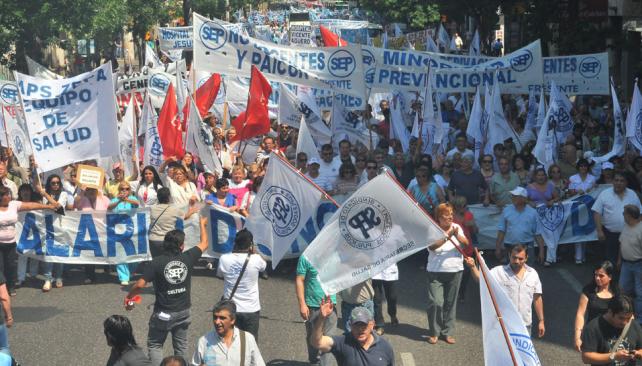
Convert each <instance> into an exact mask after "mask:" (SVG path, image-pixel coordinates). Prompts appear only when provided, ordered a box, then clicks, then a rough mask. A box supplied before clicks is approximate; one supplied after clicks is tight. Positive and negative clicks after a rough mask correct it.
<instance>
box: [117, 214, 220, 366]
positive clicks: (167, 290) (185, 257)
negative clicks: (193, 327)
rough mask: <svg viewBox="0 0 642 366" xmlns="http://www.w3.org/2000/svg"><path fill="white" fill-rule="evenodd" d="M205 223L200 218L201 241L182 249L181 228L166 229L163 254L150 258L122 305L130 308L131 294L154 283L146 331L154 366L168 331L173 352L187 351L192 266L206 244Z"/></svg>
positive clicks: (179, 354) (132, 297)
mask: <svg viewBox="0 0 642 366" xmlns="http://www.w3.org/2000/svg"><path fill="white" fill-rule="evenodd" d="M206 225H207V218H205V217H201V242H200V243H199V244H198V245H197V246H195V247H193V248H191V249H189V250H186V251H185V252H183V245H184V241H185V233H183V232H182V231H181V230H172V231H170V232H168V233H167V234H166V235H165V240H164V241H163V254H161V255H159V256H157V257H155V258H154V259H153V260H152V263H151V265H149V266H147V267H146V270H145V273H144V274H143V277H142V278H140V279H139V280H138V281H137V282H136V283H135V284H134V286H133V287H132V289H131V290H130V291H129V293H128V294H127V296H126V297H125V308H126V309H127V310H132V309H133V308H134V297H135V296H137V295H138V294H139V293H140V292H141V290H142V289H143V288H145V286H146V285H147V283H148V282H152V283H153V284H154V293H155V295H156V302H155V303H154V313H153V314H152V316H151V318H150V319H149V331H148V333H147V350H148V352H149V358H150V359H151V360H152V364H153V365H159V364H160V363H161V361H162V359H163V343H165V339H166V338H167V334H168V333H169V332H171V333H172V344H173V346H174V355H177V356H184V355H185V353H186V352H187V346H188V344H187V328H188V327H189V324H190V307H191V305H192V302H191V296H190V290H191V284H192V268H193V267H194V264H195V263H196V261H197V260H198V259H199V258H200V257H201V255H202V254H203V252H204V251H205V250H207V247H208V241H207V231H206V229H205V227H206Z"/></svg>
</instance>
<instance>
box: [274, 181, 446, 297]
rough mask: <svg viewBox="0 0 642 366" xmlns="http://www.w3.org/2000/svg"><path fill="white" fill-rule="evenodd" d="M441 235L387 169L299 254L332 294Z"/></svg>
mask: <svg viewBox="0 0 642 366" xmlns="http://www.w3.org/2000/svg"><path fill="white" fill-rule="evenodd" d="M264 184H265V183H264ZM443 237H444V232H443V231H442V230H441V229H440V228H439V227H438V226H437V225H436V224H435V223H434V222H433V221H432V220H431V219H430V218H429V217H428V215H427V214H426V213H425V212H424V211H422V210H421V209H420V208H419V207H418V206H417V205H416V204H415V202H414V201H413V200H412V199H411V198H410V196H409V195H408V194H407V193H406V191H405V190H404V189H403V188H402V187H401V186H400V185H398V184H397V183H396V182H395V181H394V180H393V178H392V177H391V176H390V175H388V174H387V173H386V174H381V175H379V176H377V177H375V178H374V179H372V180H371V181H369V182H368V183H366V184H365V185H364V186H362V187H361V188H359V190H357V191H356V192H355V193H353V194H352V196H350V198H349V199H348V200H347V201H345V202H344V203H343V205H342V206H341V207H340V208H339V210H338V211H337V212H335V213H334V215H333V216H332V217H331V218H330V221H329V222H328V223H327V224H326V225H325V226H324V227H323V229H322V230H321V232H320V233H319V234H318V235H317V236H316V238H315V239H314V240H313V241H312V243H310V245H309V246H308V248H307V249H306V250H305V252H303V255H304V256H305V257H306V258H307V259H308V261H310V263H311V264H312V266H313V267H314V268H316V269H317V271H318V272H319V281H320V282H321V287H322V288H323V290H324V291H325V292H326V293H327V294H334V293H337V292H339V291H341V290H343V289H346V288H348V287H351V286H354V285H356V284H358V283H360V282H363V281H365V280H367V279H368V278H371V277H372V276H374V275H376V274H378V273H379V272H381V271H383V270H384V269H386V268H388V267H389V266H390V265H392V264H394V263H397V262H399V261H400V260H402V259H404V258H406V257H408V256H409V255H412V254H413V253H416V252H418V251H420V250H425V249H426V246H427V245H428V244H431V243H434V242H435V241H437V240H438V239H440V238H443Z"/></svg>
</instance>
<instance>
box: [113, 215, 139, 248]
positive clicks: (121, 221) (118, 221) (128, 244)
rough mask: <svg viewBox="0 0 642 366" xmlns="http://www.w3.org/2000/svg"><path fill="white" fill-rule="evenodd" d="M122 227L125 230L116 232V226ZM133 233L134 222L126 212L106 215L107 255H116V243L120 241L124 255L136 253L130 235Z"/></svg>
mask: <svg viewBox="0 0 642 366" xmlns="http://www.w3.org/2000/svg"><path fill="white" fill-rule="evenodd" d="M117 225H118V226H120V227H124V228H125V231H123V232H122V233H120V234H117V233H116V226H117ZM133 235H134V223H133V222H132V219H131V217H130V216H129V215H127V214H112V215H107V256H108V257H115V256H116V243H120V244H121V245H122V246H123V249H124V250H125V254H126V255H134V254H136V248H134V242H133V241H132V236H133Z"/></svg>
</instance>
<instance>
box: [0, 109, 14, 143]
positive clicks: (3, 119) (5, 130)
mask: <svg viewBox="0 0 642 366" xmlns="http://www.w3.org/2000/svg"><path fill="white" fill-rule="evenodd" d="M0 108H1V109H2V126H3V127H4V135H5V137H6V139H7V147H9V146H10V145H11V144H9V132H8V131H7V120H6V119H5V118H4V106H3V105H0ZM13 108H14V111H15V112H16V113H18V110H17V109H16V106H15V105H14V106H13ZM16 118H17V116H16Z"/></svg>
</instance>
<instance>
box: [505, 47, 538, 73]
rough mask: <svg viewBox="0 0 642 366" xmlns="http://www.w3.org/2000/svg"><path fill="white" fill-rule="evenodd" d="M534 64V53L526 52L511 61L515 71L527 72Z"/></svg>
mask: <svg viewBox="0 0 642 366" xmlns="http://www.w3.org/2000/svg"><path fill="white" fill-rule="evenodd" d="M532 63H533V53H531V51H529V50H524V52H522V53H521V54H519V55H517V56H515V57H513V58H511V59H510V67H511V68H512V69H513V70H515V71H525V70H526V69H528V68H529V67H530V66H531V64H532Z"/></svg>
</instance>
